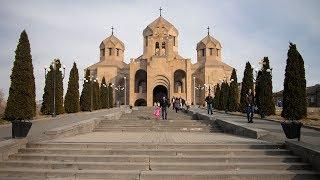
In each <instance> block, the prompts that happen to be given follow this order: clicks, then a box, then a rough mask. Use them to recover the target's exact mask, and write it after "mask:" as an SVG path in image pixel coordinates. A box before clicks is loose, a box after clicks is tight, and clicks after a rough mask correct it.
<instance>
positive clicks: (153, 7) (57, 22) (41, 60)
mask: <svg viewBox="0 0 320 180" xmlns="http://www.w3.org/2000/svg"><path fill="white" fill-rule="evenodd" d="M160 6H161V7H162V8H163V11H162V14H163V17H164V18H165V19H167V20H168V21H169V22H171V23H172V24H173V25H174V26H175V27H176V28H177V29H178V30H179V33H180V34H179V39H178V40H179V53H180V55H182V56H183V57H185V58H191V59H192V62H195V61H196V50H195V48H196V44H197V43H198V42H199V41H200V40H201V39H202V38H203V37H204V36H205V35H206V33H207V29H206V28H207V26H210V27H211V34H212V35H213V36H214V37H215V38H216V39H218V40H219V41H220V42H221V44H222V56H223V61H224V62H225V63H227V64H229V65H231V66H233V67H235V68H236V69H237V73H238V79H239V80H240V81H241V79H242V76H243V70H244V67H245V62H246V61H250V63H251V64H252V65H253V66H258V61H259V60H260V59H262V58H263V57H264V56H268V57H269V59H270V63H271V66H272V67H273V89H274V91H278V90H281V89H282V88H283V79H284V71H285V63H286V57H287V50H288V44H289V41H292V42H293V43H296V44H297V48H298V50H299V52H300V53H301V54H302V57H303V58H304V61H305V68H306V77H307V85H308V86H310V85H314V84H317V83H319V80H320V78H319V77H320V60H319V55H320V54H319V52H320V11H319V7H320V1H318V0H313V1H312V0H306V1H301V0H268V1H263V0H241V1H240V0H234V1H232V0H226V1H213V0H210V1H209V0H207V1H186V0H182V1H173V0H168V1H147V0H146V1H131V0H130V1H129V0H128V1H105V0H104V1H81V0H77V1H71V0H70V1H68V0H63V1H62V0H55V1H44V0H42V1H40V0H39V1H32V0H28V1H15V0H1V1H0V77H1V78H0V88H1V89H3V90H4V93H5V95H6V97H7V95H8V91H9V90H8V89H9V86H10V74H11V68H12V66H13V60H14V51H15V49H16V46H17V42H18V39H19V36H20V33H21V31H22V30H23V29H25V30H26V31H27V33H28V36H29V40H30V43H31V53H32V57H33V66H34V73H35V78H36V91H37V100H40V99H42V94H43V88H44V69H43V67H44V66H46V65H49V63H50V61H51V60H52V59H53V58H60V59H61V61H62V63H63V64H65V65H66V66H67V73H66V78H65V79H64V83H65V86H64V89H65V92H66V88H67V81H68V75H69V71H70V69H71V67H72V63H73V61H76V63H77V64H78V68H79V71H80V77H81V78H82V77H83V69H84V68H85V67H87V66H89V65H91V64H93V63H96V62H97V61H98V59H99V44H100V43H101V41H102V40H103V39H105V38H106V37H107V36H109V35H110V34H111V26H114V27H115V35H116V36H117V37H118V38H119V39H121V40H122V41H123V42H124V44H125V46H126V51H125V60H126V61H127V62H128V61H129V60H130V58H136V57H138V56H139V55H140V54H142V41H143V38H142V31H143V29H144V28H145V27H146V26H147V25H148V24H150V23H151V22H152V21H153V20H155V19H156V18H157V17H158V16H159V10H158V9H159V7H160ZM80 86H82V83H81V84H80Z"/></svg>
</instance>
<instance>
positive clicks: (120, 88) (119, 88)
mask: <svg viewBox="0 0 320 180" xmlns="http://www.w3.org/2000/svg"><path fill="white" fill-rule="evenodd" d="M114 89H115V90H116V91H119V92H120V91H123V90H124V89H125V88H124V87H122V86H121V85H120V84H119V85H118V86H116V87H115V88H114ZM118 101H119V97H118Z"/></svg>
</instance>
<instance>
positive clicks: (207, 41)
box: [197, 34, 221, 50]
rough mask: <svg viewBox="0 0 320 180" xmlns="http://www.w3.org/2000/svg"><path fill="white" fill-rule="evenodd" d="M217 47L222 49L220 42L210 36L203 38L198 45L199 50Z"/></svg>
mask: <svg viewBox="0 0 320 180" xmlns="http://www.w3.org/2000/svg"><path fill="white" fill-rule="evenodd" d="M203 46H205V47H215V48H219V49H221V44H220V42H219V41H218V40H216V39H215V38H213V37H212V36H210V35H209V34H208V35H207V36H206V37H205V38H203V39H202V40H201V41H200V42H199V43H198V44H197V50H198V49H203V48H205V47H203Z"/></svg>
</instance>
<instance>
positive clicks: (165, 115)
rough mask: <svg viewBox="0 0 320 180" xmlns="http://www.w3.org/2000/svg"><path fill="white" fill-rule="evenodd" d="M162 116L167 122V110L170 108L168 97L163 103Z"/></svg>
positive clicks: (163, 99)
mask: <svg viewBox="0 0 320 180" xmlns="http://www.w3.org/2000/svg"><path fill="white" fill-rule="evenodd" d="M160 106H161V115H162V119H163V120H167V108H168V107H169V102H168V100H167V98H166V97H164V96H163V98H162V100H161V102H160Z"/></svg>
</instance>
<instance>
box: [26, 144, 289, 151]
mask: <svg viewBox="0 0 320 180" xmlns="http://www.w3.org/2000/svg"><path fill="white" fill-rule="evenodd" d="M27 147H28V148H57V147H59V148H70V149H90V148H101V149H246V148H247V149H283V145H280V144H268V143H257V144H253V143H228V144H226V143H224V144H194V143H193V144H159V143H151V142H150V143H66V142H53V143H29V144H27Z"/></svg>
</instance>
